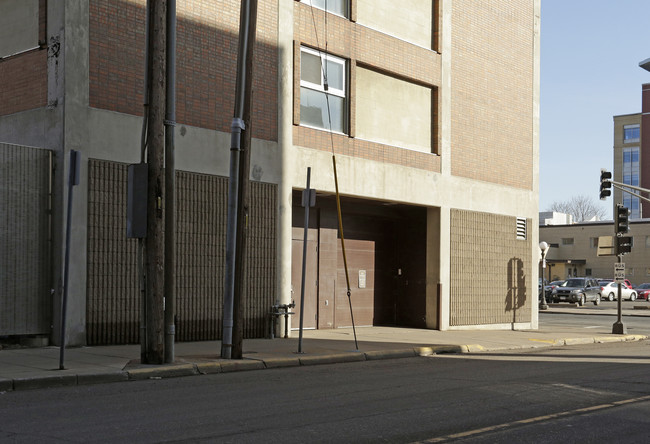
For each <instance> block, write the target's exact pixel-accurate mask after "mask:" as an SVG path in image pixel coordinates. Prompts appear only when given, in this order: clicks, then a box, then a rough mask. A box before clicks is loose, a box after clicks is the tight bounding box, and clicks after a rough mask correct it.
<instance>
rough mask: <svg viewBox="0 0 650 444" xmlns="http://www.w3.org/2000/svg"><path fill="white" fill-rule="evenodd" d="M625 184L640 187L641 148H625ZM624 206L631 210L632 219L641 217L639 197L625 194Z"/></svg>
mask: <svg viewBox="0 0 650 444" xmlns="http://www.w3.org/2000/svg"><path fill="white" fill-rule="evenodd" d="M623 183H624V184H627V185H634V186H637V187H638V186H639V147H629V148H623ZM623 206H625V207H627V208H629V210H630V218H631V219H639V218H640V217H641V205H640V201H639V198H638V197H634V196H632V195H631V194H630V193H623Z"/></svg>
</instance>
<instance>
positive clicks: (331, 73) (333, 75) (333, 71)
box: [325, 60, 344, 91]
mask: <svg viewBox="0 0 650 444" xmlns="http://www.w3.org/2000/svg"><path fill="white" fill-rule="evenodd" d="M326 63H327V65H326V71H325V74H326V75H327V83H328V85H329V86H330V88H336V89H338V90H341V91H343V88H344V83H343V65H341V64H340V63H336V62H333V61H331V60H327V62H326Z"/></svg>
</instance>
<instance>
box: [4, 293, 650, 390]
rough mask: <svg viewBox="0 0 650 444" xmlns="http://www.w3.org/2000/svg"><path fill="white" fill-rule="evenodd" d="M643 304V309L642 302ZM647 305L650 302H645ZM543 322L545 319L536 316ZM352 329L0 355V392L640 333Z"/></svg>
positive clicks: (564, 308) (551, 343)
mask: <svg viewBox="0 0 650 444" xmlns="http://www.w3.org/2000/svg"><path fill="white" fill-rule="evenodd" d="M644 304H647V303H645V302H644ZM648 305H650V304H648ZM548 311H549V312H555V313H567V314H571V313H574V314H575V313H580V314H613V313H616V310H615V309H614V310H612V309H604V310H598V311H596V310H589V309H586V308H583V307H577V308H573V307H570V306H567V305H566V304H564V305H563V306H561V307H558V306H555V305H552V306H551V307H550V308H549V310H548ZM625 314H626V315H632V314H633V315H643V316H650V310H643V309H639V310H633V306H632V305H631V304H629V303H628V304H627V306H626V307H625ZM540 317H542V319H543V314H541V315H540ZM356 333H357V341H358V350H356V349H355V342H354V334H353V330H352V329H351V328H350V329H336V330H307V331H305V332H304V334H303V341H302V353H300V354H299V353H297V351H298V345H299V340H298V332H293V334H294V335H295V336H296V337H293V338H289V339H279V338H276V339H247V340H244V359H241V360H223V359H220V356H219V355H220V350H221V344H220V342H219V341H212V342H181V343H177V344H176V346H175V357H176V362H175V363H174V364H164V365H141V364H140V362H139V358H140V346H139V345H118V346H97V347H79V348H68V349H66V351H65V367H66V369H65V370H59V347H54V346H50V347H40V348H20V349H3V350H0V392H5V391H11V390H26V389H35V388H46V387H58V386H71V385H84V384H98V383H105V382H118V381H130V380H141V379H159V378H170V377H179V376H190V375H201V374H212V373H226V372H232V371H242V370H262V369H269V368H277V367H287V366H303V365H316V364H330V363H341V362H353V361H366V360H374V359H394V358H403V357H415V356H427V355H432V354H436V353H477V352H484V351H495V350H506V349H532V348H539V347H553V346H563V345H571V344H587V343H602V342H620V341H636V340H642V339H647V337H646V336H642V335H613V334H611V330H609V331H608V329H607V328H603V329H602V330H589V331H585V329H583V328H573V327H566V328H564V327H563V328H562V329H561V330H557V329H553V330H551V329H549V328H544V326H543V322H542V326H541V327H540V329H539V330H518V331H512V330H507V331H503V330H496V331H495V330H452V331H437V330H420V329H411V328H397V327H360V328H357V329H356Z"/></svg>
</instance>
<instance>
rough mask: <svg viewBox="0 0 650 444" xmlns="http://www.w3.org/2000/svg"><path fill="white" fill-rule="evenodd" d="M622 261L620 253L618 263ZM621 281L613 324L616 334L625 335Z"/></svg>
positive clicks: (613, 332) (613, 331)
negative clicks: (615, 317)
mask: <svg viewBox="0 0 650 444" xmlns="http://www.w3.org/2000/svg"><path fill="white" fill-rule="evenodd" d="M621 262H622V255H620V254H619V255H618V263H619V264H620V263H621ZM621 293H622V292H621V283H620V282H619V283H618V301H617V306H618V315H617V320H616V322H614V325H612V334H615V335H624V334H625V333H626V330H625V325H623V313H622V311H623V307H622V305H621V302H622V301H623V297H622V295H621Z"/></svg>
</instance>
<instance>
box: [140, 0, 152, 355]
mask: <svg viewBox="0 0 650 444" xmlns="http://www.w3.org/2000/svg"><path fill="white" fill-rule="evenodd" d="M151 1H152V0H147V6H146V18H145V31H144V38H145V45H144V59H145V64H144V103H143V118H142V134H141V137H140V163H145V161H146V147H147V125H148V124H149V98H150V97H149V93H150V88H149V76H150V71H151V58H150V57H149V55H150V50H149V45H150V44H151V42H150V41H149V33H150V30H149V21H150V15H151ZM146 254H147V253H146V244H145V239H144V238H139V239H138V284H139V285H140V362H146V361H147V344H148V342H147V281H146V279H147V274H146V271H145V265H144V263H145V258H146Z"/></svg>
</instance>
